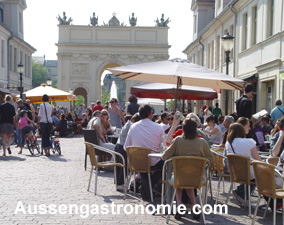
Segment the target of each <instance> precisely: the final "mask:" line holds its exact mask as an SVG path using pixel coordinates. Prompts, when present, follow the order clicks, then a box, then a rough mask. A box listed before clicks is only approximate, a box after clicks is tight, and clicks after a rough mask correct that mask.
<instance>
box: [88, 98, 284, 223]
mask: <svg viewBox="0 0 284 225" xmlns="http://www.w3.org/2000/svg"><path fill="white" fill-rule="evenodd" d="M279 101H280V100H278V101H277V102H276V108H277V107H278V106H279V104H280V105H281V104H282V102H281V101H280V102H279ZM111 102H112V101H111ZM111 102H110V103H111ZM136 103H137V102H136ZM111 104H113V103H111ZM118 110H121V108H119V107H118V106H115V107H110V109H109V111H107V110H105V109H103V110H101V111H99V110H96V111H94V112H93V114H92V119H91V120H90V121H89V123H88V125H87V128H88V129H95V130H96V131H97V134H98V136H99V139H100V145H102V146H104V147H106V148H108V149H111V150H115V151H117V152H119V153H121V154H122V155H123V156H124V158H125V161H126V162H127V154H126V151H125V149H126V148H127V147H129V146H137V147H144V148H149V149H151V150H152V152H153V153H156V152H161V149H162V143H163V141H164V139H165V142H166V144H167V146H168V148H167V149H166V150H165V151H164V153H163V156H162V158H161V159H160V158H155V157H151V170H154V171H156V172H154V173H152V174H151V184H152V187H153V192H154V193H160V192H161V169H162V167H163V164H164V160H167V159H169V158H171V157H174V156H199V157H204V158H206V159H208V161H209V162H213V158H214V157H213V154H212V152H211V151H210V148H211V147H213V146H215V147H221V148H225V151H224V152H225V154H238V155H243V156H246V157H249V158H251V159H253V160H260V161H261V157H260V155H259V151H260V152H263V151H267V152H268V151H270V152H271V154H272V155H273V156H278V157H280V161H279V164H280V165H283V162H284V153H283V149H284V140H283V137H284V131H283V129H284V116H283V115H284V113H283V114H278V117H276V118H273V110H272V115H269V114H268V115H265V116H263V117H260V118H258V119H255V120H253V119H250V118H247V117H245V116H238V115H237V114H236V113H233V114H230V115H226V116H222V110H219V108H218V104H216V107H215V108H214V109H213V110H210V107H208V106H204V107H203V108H202V112H201V115H196V114H194V113H188V114H184V115H183V117H182V116H180V113H179V112H177V113H174V112H169V111H168V110H167V111H166V110H165V111H163V112H161V114H160V115H157V114H154V111H153V109H152V107H151V106H149V105H144V106H141V107H140V108H139V109H138V107H137V108H136V110H133V111H132V112H133V115H132V114H130V113H127V114H126V113H124V118H122V117H121V115H120V113H118V112H117V113H116V114H117V118H116V119H115V123H116V124H118V128H120V127H122V130H121V133H120V135H119V138H118V142H117V143H116V145H114V144H112V143H107V139H106V138H105V137H106V135H107V133H108V129H107V128H108V125H107V124H108V123H106V122H105V121H106V120H108V118H109V114H110V113H113V114H115V113H114V112H115V111H118ZM211 111H212V112H211ZM282 116H283V117H282ZM106 118H107V119H106ZM110 119H112V118H110ZM274 121H275V123H274ZM120 124H121V126H120ZM110 126H112V125H111V123H110ZM109 131H111V130H109ZM165 137H166V138H165ZM268 137H269V139H271V142H269V143H268V142H267V140H266V139H267V138H268ZM251 180H254V174H253V170H252V168H251ZM117 181H118V185H119V187H122V186H123V185H124V181H123V174H122V170H121V169H117ZM134 182H136V184H137V185H138V187H139V188H138V190H139V192H140V193H141V197H142V198H143V200H149V199H150V190H149V181H148V176H147V174H143V173H140V174H139V175H138V176H137V177H136V179H135V181H134ZM254 189H255V185H252V187H251V191H254ZM185 193H187V195H188V198H189V200H190V202H191V204H192V205H194V204H195V203H196V201H195V196H194V194H195V193H194V192H193V191H190V190H188V191H187V192H185ZM233 196H234V197H235V199H236V201H237V202H238V203H239V204H240V205H241V204H243V203H244V202H245V201H244V198H245V197H244V185H239V186H238V187H237V188H236V189H235V190H233ZM182 199H183V197H182V190H177V204H181V202H182ZM193 216H194V218H196V219H198V218H199V216H198V215H193ZM175 218H176V219H180V218H181V215H179V214H176V216H175Z"/></svg>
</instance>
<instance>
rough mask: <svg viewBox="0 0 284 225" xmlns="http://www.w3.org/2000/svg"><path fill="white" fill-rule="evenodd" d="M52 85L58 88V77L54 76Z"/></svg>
mask: <svg viewBox="0 0 284 225" xmlns="http://www.w3.org/2000/svg"><path fill="white" fill-rule="evenodd" d="M51 86H52V87H55V88H57V77H54V78H53V79H52V85H51Z"/></svg>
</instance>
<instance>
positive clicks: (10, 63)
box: [9, 45, 13, 71]
mask: <svg viewBox="0 0 284 225" xmlns="http://www.w3.org/2000/svg"><path fill="white" fill-rule="evenodd" d="M9 54H10V55H9V56H10V57H9V65H10V66H9V70H11V71H12V70H13V46H12V45H10V48H9Z"/></svg>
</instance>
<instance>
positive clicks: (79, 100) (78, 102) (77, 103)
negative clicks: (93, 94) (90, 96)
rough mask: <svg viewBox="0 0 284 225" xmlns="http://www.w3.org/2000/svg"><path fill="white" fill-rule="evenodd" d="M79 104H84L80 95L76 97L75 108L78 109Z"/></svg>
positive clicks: (83, 99)
mask: <svg viewBox="0 0 284 225" xmlns="http://www.w3.org/2000/svg"><path fill="white" fill-rule="evenodd" d="M81 104H85V98H84V97H83V96H82V95H77V97H76V101H75V106H76V107H79V106H80V105H81Z"/></svg>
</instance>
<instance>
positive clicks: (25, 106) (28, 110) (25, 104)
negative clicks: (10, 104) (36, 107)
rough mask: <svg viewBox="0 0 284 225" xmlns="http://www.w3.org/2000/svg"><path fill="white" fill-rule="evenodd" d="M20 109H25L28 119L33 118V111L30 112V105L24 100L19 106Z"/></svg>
mask: <svg viewBox="0 0 284 225" xmlns="http://www.w3.org/2000/svg"><path fill="white" fill-rule="evenodd" d="M21 110H26V111H27V114H28V118H29V119H30V120H33V113H32V110H31V107H30V105H29V104H28V103H26V102H24V104H23V106H22V107H21Z"/></svg>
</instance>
